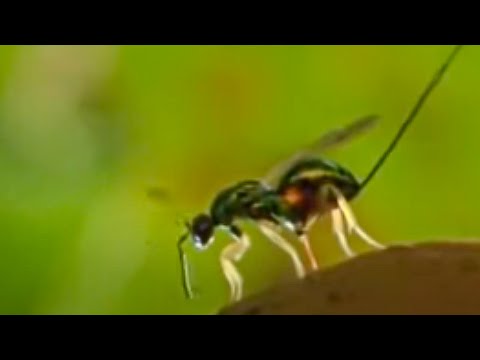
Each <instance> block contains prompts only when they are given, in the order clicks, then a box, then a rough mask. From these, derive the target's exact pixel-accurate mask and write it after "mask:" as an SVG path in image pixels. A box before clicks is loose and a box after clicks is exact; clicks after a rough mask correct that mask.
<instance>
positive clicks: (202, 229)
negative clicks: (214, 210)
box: [192, 214, 214, 248]
mask: <svg viewBox="0 0 480 360" xmlns="http://www.w3.org/2000/svg"><path fill="white" fill-rule="evenodd" d="M213 227H214V226H213V221H212V218H211V217H210V216H208V215H206V214H200V215H198V216H196V217H195V219H193V223H192V236H193V240H194V242H195V245H196V246H197V247H199V248H204V247H205V246H207V245H208V243H209V242H210V239H211V238H212V235H213Z"/></svg>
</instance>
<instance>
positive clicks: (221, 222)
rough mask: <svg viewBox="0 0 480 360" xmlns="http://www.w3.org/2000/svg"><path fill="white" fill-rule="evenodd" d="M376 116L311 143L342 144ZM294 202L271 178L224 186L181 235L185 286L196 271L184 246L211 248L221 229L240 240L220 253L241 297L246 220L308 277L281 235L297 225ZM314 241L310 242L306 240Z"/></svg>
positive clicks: (247, 240) (323, 145)
mask: <svg viewBox="0 0 480 360" xmlns="http://www.w3.org/2000/svg"><path fill="white" fill-rule="evenodd" d="M374 119H375V117H373V116H372V117H367V118H364V119H360V120H358V121H356V122H355V123H354V124H353V125H351V126H349V127H347V128H345V129H342V130H336V131H335V132H331V133H329V134H327V135H326V136H323V137H322V138H321V139H320V140H319V141H317V142H315V144H314V145H313V146H312V147H311V149H313V148H315V149H316V150H319V149H320V148H322V149H325V148H327V147H330V146H332V145H338V144H340V143H342V142H344V141H346V140H347V139H350V138H351V137H352V136H353V135H357V134H359V133H361V130H364V129H366V128H368V127H369V126H370V125H372V124H373V121H374ZM292 209H293V207H292V206H291V204H289V203H288V202H286V201H285V200H284V198H282V197H281V196H279V194H278V193H277V191H276V189H275V188H274V187H273V186H271V185H270V184H269V183H268V181H267V179H264V180H245V181H241V182H239V183H236V184H234V185H232V186H229V187H227V188H225V189H223V190H222V191H221V192H220V193H219V194H218V195H217V196H216V197H215V199H214V200H213V202H212V205H211V206H210V209H209V211H208V213H202V214H199V215H197V216H196V217H195V218H194V219H193V220H192V222H191V223H190V222H188V221H187V222H186V223H185V226H186V228H187V232H186V233H185V234H183V235H182V236H181V237H180V240H179V242H178V249H179V253H180V259H181V263H182V270H183V286H184V289H185V292H186V294H187V296H188V297H192V295H193V291H192V289H191V284H190V271H189V266H188V262H187V259H186V254H185V251H184V249H183V246H184V245H185V243H186V242H187V241H188V239H191V240H192V241H193V245H194V246H195V248H196V249H198V250H206V249H207V248H208V247H209V246H210V245H211V244H212V243H213V240H214V232H215V230H216V229H221V230H224V231H226V232H227V234H229V235H230V237H231V238H232V239H233V240H234V242H233V243H232V244H229V245H227V246H226V247H225V248H224V250H223V251H222V253H221V255H220V264H221V267H222V271H223V273H224V275H225V278H226V279H227V281H228V284H229V286H230V289H231V300H232V301H237V300H239V299H241V297H242V293H243V279H242V276H241V275H240V273H239V272H238V270H237V269H236V267H235V265H234V262H238V261H240V259H241V258H242V257H243V256H244V254H245V252H246V251H247V250H248V249H249V248H250V238H249V236H248V235H247V234H246V233H245V232H244V231H242V230H241V227H240V225H239V222H240V221H249V222H250V223H251V224H253V225H255V226H256V227H257V228H258V229H259V230H260V231H261V232H262V233H263V234H264V235H265V236H266V237H267V239H269V240H270V241H271V242H272V243H273V244H275V245H276V246H278V247H279V248H280V249H281V250H283V251H284V252H285V253H286V254H287V255H288V256H289V257H290V259H291V261H292V264H293V266H294V269H295V272H296V275H297V276H298V277H303V276H305V274H306V270H305V267H304V265H303V263H302V261H301V259H300V256H299V255H298V253H297V251H296V250H295V248H294V247H293V246H292V245H291V244H290V243H289V242H288V241H287V240H285V239H284V238H283V237H282V236H281V232H282V231H285V230H286V231H292V230H295V227H294V224H293V223H292V221H291V219H292V216H293V215H294V212H292ZM306 245H308V244H306Z"/></svg>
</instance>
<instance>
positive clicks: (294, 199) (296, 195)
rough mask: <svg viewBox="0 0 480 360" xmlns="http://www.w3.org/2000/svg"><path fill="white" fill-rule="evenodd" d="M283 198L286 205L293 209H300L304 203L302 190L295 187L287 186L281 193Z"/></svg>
mask: <svg viewBox="0 0 480 360" xmlns="http://www.w3.org/2000/svg"><path fill="white" fill-rule="evenodd" d="M283 198H284V199H285V201H286V202H287V204H288V205H290V206H293V207H301V206H302V204H303V203H304V202H305V196H304V193H303V191H302V189H300V188H299V187H297V186H289V187H288V188H286V189H285V191H284V193H283Z"/></svg>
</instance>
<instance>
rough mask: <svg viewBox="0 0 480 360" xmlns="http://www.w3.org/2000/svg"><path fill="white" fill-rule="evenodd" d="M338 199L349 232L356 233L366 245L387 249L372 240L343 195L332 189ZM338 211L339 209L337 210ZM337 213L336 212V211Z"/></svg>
mask: <svg viewBox="0 0 480 360" xmlns="http://www.w3.org/2000/svg"><path fill="white" fill-rule="evenodd" d="M332 190H333V191H334V193H335V196H336V198H337V203H338V208H339V209H340V211H341V212H342V213H343V216H344V217H345V220H346V222H347V227H348V232H349V233H351V232H355V233H356V234H357V235H358V236H359V237H360V238H361V239H362V240H363V241H365V243H367V244H368V245H370V246H372V247H374V248H377V249H385V247H386V246H385V245H383V244H380V243H379V242H377V241H375V240H374V239H372V237H371V236H370V235H368V234H367V233H366V232H365V231H364V230H363V229H362V228H361V227H360V226H359V225H358V222H357V220H356V218H355V216H354V214H353V211H352V209H351V208H350V206H349V205H348V202H347V200H346V199H345V198H344V197H343V195H342V194H341V193H340V191H338V190H337V189H336V188H332ZM337 210H338V209H337ZM334 211H335V210H334ZM332 215H333V214H332ZM337 216H338V215H337Z"/></svg>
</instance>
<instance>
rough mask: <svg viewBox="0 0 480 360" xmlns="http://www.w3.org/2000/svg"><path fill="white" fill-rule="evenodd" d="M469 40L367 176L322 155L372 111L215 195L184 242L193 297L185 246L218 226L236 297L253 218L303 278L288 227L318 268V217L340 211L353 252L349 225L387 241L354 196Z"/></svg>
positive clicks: (357, 130) (338, 230) (339, 225)
mask: <svg viewBox="0 0 480 360" xmlns="http://www.w3.org/2000/svg"><path fill="white" fill-rule="evenodd" d="M460 47H461V46H457V47H455V49H454V50H453V51H452V53H451V54H450V56H449V57H448V59H447V60H446V62H445V63H444V64H443V66H442V67H441V68H440V70H439V71H438V72H437V73H436V74H435V75H434V77H433V79H432V80H431V82H430V83H429V84H428V86H427V87H426V89H425V90H424V92H423V93H422V95H421V96H420V98H419V100H418V101H417V103H416V104H415V106H414V107H413V109H412V111H411V112H410V114H409V115H408V116H407V118H406V120H405V121H404V122H403V124H402V125H401V127H400V129H399V131H398V132H397V134H396V135H395V137H394V139H393V141H392V142H391V143H390V145H389V146H388V148H387V149H386V151H385V152H384V153H383V154H382V156H381V157H380V158H379V160H378V161H377V163H376V164H375V165H374V166H373V168H372V169H371V171H370V172H369V173H368V175H367V176H366V177H365V179H364V180H363V181H359V180H357V179H356V178H355V176H354V175H353V174H352V173H351V172H349V171H348V170H347V169H345V168H344V167H342V166H341V165H339V164H336V163H335V162H333V161H330V160H326V159H324V158H322V157H320V156H319V154H320V153H322V152H324V151H325V150H327V149H329V148H332V147H334V146H337V145H339V144H342V143H346V142H347V141H350V140H351V139H353V138H354V137H355V136H357V135H359V134H361V133H363V132H365V131H366V130H368V129H371V128H372V125H374V124H375V120H376V116H368V117H365V118H363V119H360V120H357V121H355V122H353V123H352V124H350V125H348V126H346V127H344V128H342V129H337V130H334V131H331V132H328V133H327V134H325V135H323V136H322V137H321V138H320V139H319V140H317V141H315V142H314V143H313V144H312V145H311V146H309V147H306V148H305V149H303V150H301V151H299V152H298V153H296V154H294V155H293V156H292V157H291V158H289V159H288V160H287V161H285V162H282V164H280V165H278V166H276V167H275V168H274V169H273V170H272V171H271V172H269V173H268V174H267V176H265V177H264V178H263V179H258V180H246V181H241V182H239V183H237V184H234V185H232V186H230V187H227V188H226V189H224V190H222V191H221V192H220V193H219V194H218V195H217V196H216V198H215V199H214V200H213V202H212V205H211V206H210V209H209V211H208V212H207V213H203V214H200V215H197V216H196V217H195V218H194V219H193V220H192V221H191V222H186V223H185V226H186V228H187V231H186V233H185V234H183V235H182V236H181V237H180V239H179V241H178V250H179V254H180V260H181V264H182V274H183V275H182V276H183V285H184V289H185V292H186V294H187V296H188V297H192V295H193V292H192V289H191V284H190V272H189V266H188V262H187V259H186V253H185V250H184V245H185V244H186V243H187V241H188V240H189V239H191V240H192V242H193V245H194V246H195V248H197V249H198V250H205V249H207V248H208V247H209V246H210V245H211V244H212V242H213V239H214V232H215V230H216V229H222V230H225V231H226V232H227V233H228V234H229V235H230V236H231V238H232V239H233V243H231V244H229V245H227V246H226V247H225V248H224V250H223V251H222V253H221V255H220V264H221V267H222V271H223V273H224V276H225V278H226V280H227V282H228V284H229V286H230V293H231V300H232V301H238V300H240V299H241V297H242V293H243V279H242V276H241V275H240V273H239V272H238V270H237V269H236V267H235V265H234V263H235V262H238V261H240V260H241V258H242V257H243V256H244V254H245V252H246V251H247V250H248V249H249V247H250V239H249V237H248V235H247V234H246V233H245V232H244V231H242V230H241V229H240V225H239V221H244V220H247V221H250V222H251V223H252V224H254V225H256V226H258V228H259V229H260V230H261V231H262V232H263V234H264V235H266V237H267V238H268V239H269V240H271V241H272V242H273V243H274V244H275V245H277V246H278V247H279V248H280V249H282V250H283V251H285V252H286V253H287V254H288V255H289V256H290V258H291V261H292V263H293V265H294V268H295V271H296V274H297V276H298V277H303V276H305V274H306V270H305V267H304V265H303V263H302V261H301V260H300V257H299V255H298V254H297V252H296V250H295V249H294V247H293V246H292V245H291V244H290V243H289V242H287V241H286V240H285V239H284V238H283V237H282V236H281V235H280V233H281V232H282V230H288V231H290V232H292V233H294V234H296V235H297V236H298V238H299V240H300V241H301V242H302V243H303V245H304V248H305V251H306V253H307V255H308V258H309V260H310V265H311V267H312V268H313V269H316V268H317V267H318V265H317V261H316V259H315V256H314V254H313V252H312V250H311V246H310V240H309V238H308V231H309V229H310V228H311V226H312V225H313V224H314V222H315V221H316V220H317V219H318V218H319V217H321V216H324V215H326V214H329V213H330V214H331V215H332V223H333V231H334V233H335V235H336V237H337V239H338V241H339V244H340V246H341V248H342V249H343V250H344V252H345V253H346V254H347V256H353V255H354V252H353V251H352V250H351V248H350V247H349V245H348V243H347V240H346V234H345V229H344V220H345V222H346V224H347V230H348V232H355V233H356V234H357V235H359V236H360V237H361V238H362V239H363V240H364V241H365V242H366V243H368V244H370V245H371V246H373V247H375V248H383V247H384V246H383V245H381V244H380V243H378V242H377V241H375V240H373V239H372V238H371V237H370V236H369V235H368V234H367V233H366V232H365V231H364V230H363V229H361V228H360V226H359V225H358V223H357V221H356V219H355V216H354V214H353V212H352V210H351V208H350V206H349V202H350V201H352V200H353V199H355V198H356V197H358V195H359V194H360V193H361V191H362V190H363V189H364V188H365V187H366V185H367V184H368V183H369V182H370V181H371V180H372V178H373V177H374V175H375V174H376V173H377V172H378V170H379V169H380V168H381V166H382V165H383V164H384V162H385V160H386V159H387V157H388V156H389V155H390V153H391V152H392V151H393V149H394V148H395V146H396V145H397V143H398V141H399V140H400V138H401V137H402V135H403V134H404V132H405V130H406V129H407V127H408V126H409V125H410V124H411V122H412V121H413V119H414V118H415V117H416V115H417V113H418V112H419V110H420V109H421V107H422V105H423V104H424V102H425V101H426V99H427V97H428V95H429V94H430V93H431V91H432V90H433V89H434V88H435V86H436V85H437V84H438V82H439V81H440V79H441V78H442V76H443V74H444V73H445V71H446V70H447V68H448V66H449V65H450V63H451V62H452V61H453V59H454V57H455V55H456V54H457V53H458V51H459V49H460Z"/></svg>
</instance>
